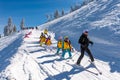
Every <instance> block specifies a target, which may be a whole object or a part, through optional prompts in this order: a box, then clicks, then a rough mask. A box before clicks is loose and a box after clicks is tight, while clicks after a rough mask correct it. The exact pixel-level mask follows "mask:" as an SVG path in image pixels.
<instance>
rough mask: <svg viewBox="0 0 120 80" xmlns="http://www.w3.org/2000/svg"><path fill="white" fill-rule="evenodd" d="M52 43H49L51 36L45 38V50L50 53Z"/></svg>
mask: <svg viewBox="0 0 120 80" xmlns="http://www.w3.org/2000/svg"><path fill="white" fill-rule="evenodd" d="M51 44H52V41H51V36H50V35H49V36H48V38H46V41H45V45H46V50H47V49H48V50H50V51H52V46H51Z"/></svg>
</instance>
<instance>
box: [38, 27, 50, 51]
mask: <svg viewBox="0 0 120 80" xmlns="http://www.w3.org/2000/svg"><path fill="white" fill-rule="evenodd" d="M39 42H40V46H42V45H43V44H45V45H46V46H47V48H49V49H50V50H52V49H51V46H50V45H51V44H52V41H51V36H50V35H48V30H47V29H45V30H44V32H42V33H41V35H40V41H39Z"/></svg>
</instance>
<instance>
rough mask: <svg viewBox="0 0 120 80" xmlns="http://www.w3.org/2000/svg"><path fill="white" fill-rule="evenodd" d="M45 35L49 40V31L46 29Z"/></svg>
mask: <svg viewBox="0 0 120 80" xmlns="http://www.w3.org/2000/svg"><path fill="white" fill-rule="evenodd" d="M44 35H45V37H46V38H48V30H47V29H44Z"/></svg>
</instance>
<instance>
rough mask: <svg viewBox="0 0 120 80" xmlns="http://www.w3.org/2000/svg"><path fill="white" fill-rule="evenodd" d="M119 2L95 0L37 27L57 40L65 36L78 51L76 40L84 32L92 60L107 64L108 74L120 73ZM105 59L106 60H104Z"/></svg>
mask: <svg viewBox="0 0 120 80" xmlns="http://www.w3.org/2000/svg"><path fill="white" fill-rule="evenodd" d="M119 23H120V0H97V1H94V2H91V3H89V4H88V5H85V6H83V7H82V8H80V9H79V10H77V11H75V12H73V13H70V14H68V15H66V16H64V17H61V18H59V19H56V20H54V21H51V22H48V23H46V24H43V25H40V26H39V28H40V29H41V28H48V29H49V30H50V31H53V32H54V33H56V34H55V35H56V37H55V38H56V39H58V37H59V36H61V35H62V36H66V35H67V36H69V38H70V39H71V42H72V44H73V46H74V47H75V48H76V49H77V50H80V49H79V44H78V39H79V36H80V35H81V34H82V32H83V31H84V30H86V29H87V30H89V38H90V39H91V40H92V41H93V42H94V46H92V47H90V49H91V50H92V52H93V54H94V57H95V58H97V59H99V60H102V61H105V62H108V63H109V65H110V67H111V72H116V71H117V72H120V69H118V68H120V66H118V64H119V65H120V54H119V52H120V45H119V44H120V24H119ZM106 57H107V58H106Z"/></svg>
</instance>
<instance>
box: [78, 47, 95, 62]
mask: <svg viewBox="0 0 120 80" xmlns="http://www.w3.org/2000/svg"><path fill="white" fill-rule="evenodd" d="M85 51H86V52H87V53H88V56H89V57H90V59H91V61H92V62H93V61H94V58H93V56H92V54H91V51H90V49H89V48H88V47H87V48H83V47H82V46H81V55H80V57H79V58H78V60H77V64H80V62H81V60H82V58H83V57H84V53H85Z"/></svg>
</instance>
